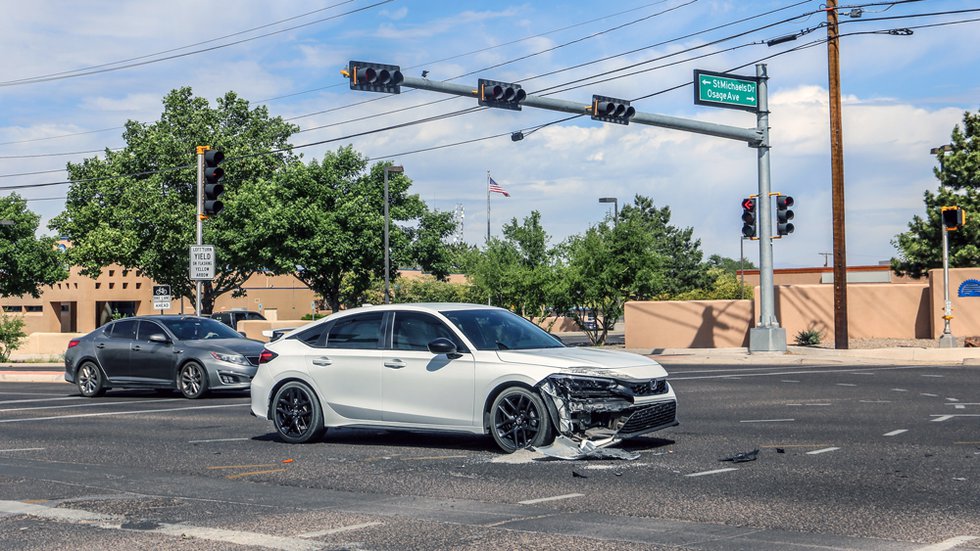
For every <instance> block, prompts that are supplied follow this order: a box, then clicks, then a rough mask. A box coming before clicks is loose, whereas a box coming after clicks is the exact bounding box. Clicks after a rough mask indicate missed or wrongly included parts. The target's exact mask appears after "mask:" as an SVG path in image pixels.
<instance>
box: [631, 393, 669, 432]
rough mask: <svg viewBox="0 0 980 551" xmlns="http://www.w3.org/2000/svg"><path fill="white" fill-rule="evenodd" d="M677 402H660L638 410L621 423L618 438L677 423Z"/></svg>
mask: <svg viewBox="0 0 980 551" xmlns="http://www.w3.org/2000/svg"><path fill="white" fill-rule="evenodd" d="M676 416H677V402H675V401H673V400H671V401H669V402H661V403H659V404H654V405H652V406H647V407H645V408H640V409H638V410H636V411H635V412H633V415H630V418H629V419H627V420H626V422H625V423H623V426H622V428H620V429H619V435H620V436H628V435H630V434H636V433H640V432H644V431H648V430H652V429H655V428H657V427H663V426H666V425H674V424H676V423H677V421H676Z"/></svg>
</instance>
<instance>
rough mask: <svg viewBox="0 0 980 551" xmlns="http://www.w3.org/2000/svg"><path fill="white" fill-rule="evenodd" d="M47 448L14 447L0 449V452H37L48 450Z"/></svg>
mask: <svg viewBox="0 0 980 551" xmlns="http://www.w3.org/2000/svg"><path fill="white" fill-rule="evenodd" d="M46 449H47V448H14V449H11V450H0V453H3V452H37V451H41V450H46Z"/></svg>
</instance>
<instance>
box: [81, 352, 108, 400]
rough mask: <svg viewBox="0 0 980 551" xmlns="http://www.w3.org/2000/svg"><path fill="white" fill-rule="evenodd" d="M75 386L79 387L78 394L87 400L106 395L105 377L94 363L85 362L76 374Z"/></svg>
mask: <svg viewBox="0 0 980 551" xmlns="http://www.w3.org/2000/svg"><path fill="white" fill-rule="evenodd" d="M75 384H76V385H78V392H80V393H81V394H82V396H84V397H86V398H94V397H96V396H102V395H103V394H105V391H106V386H105V375H103V374H102V370H101V369H100V368H99V366H97V365H95V363H93V362H88V361H87V362H84V363H82V365H81V366H79V368H78V372H77V373H75Z"/></svg>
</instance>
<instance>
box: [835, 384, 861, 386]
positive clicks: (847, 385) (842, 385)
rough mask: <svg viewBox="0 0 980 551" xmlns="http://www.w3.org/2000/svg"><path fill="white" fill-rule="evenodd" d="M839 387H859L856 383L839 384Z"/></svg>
mask: <svg viewBox="0 0 980 551" xmlns="http://www.w3.org/2000/svg"><path fill="white" fill-rule="evenodd" d="M837 386H857V385H856V384H854V383H837Z"/></svg>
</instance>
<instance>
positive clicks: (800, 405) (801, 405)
mask: <svg viewBox="0 0 980 551" xmlns="http://www.w3.org/2000/svg"><path fill="white" fill-rule="evenodd" d="M786 405H787V406H797V407H803V406H831V405H833V404H786Z"/></svg>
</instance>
